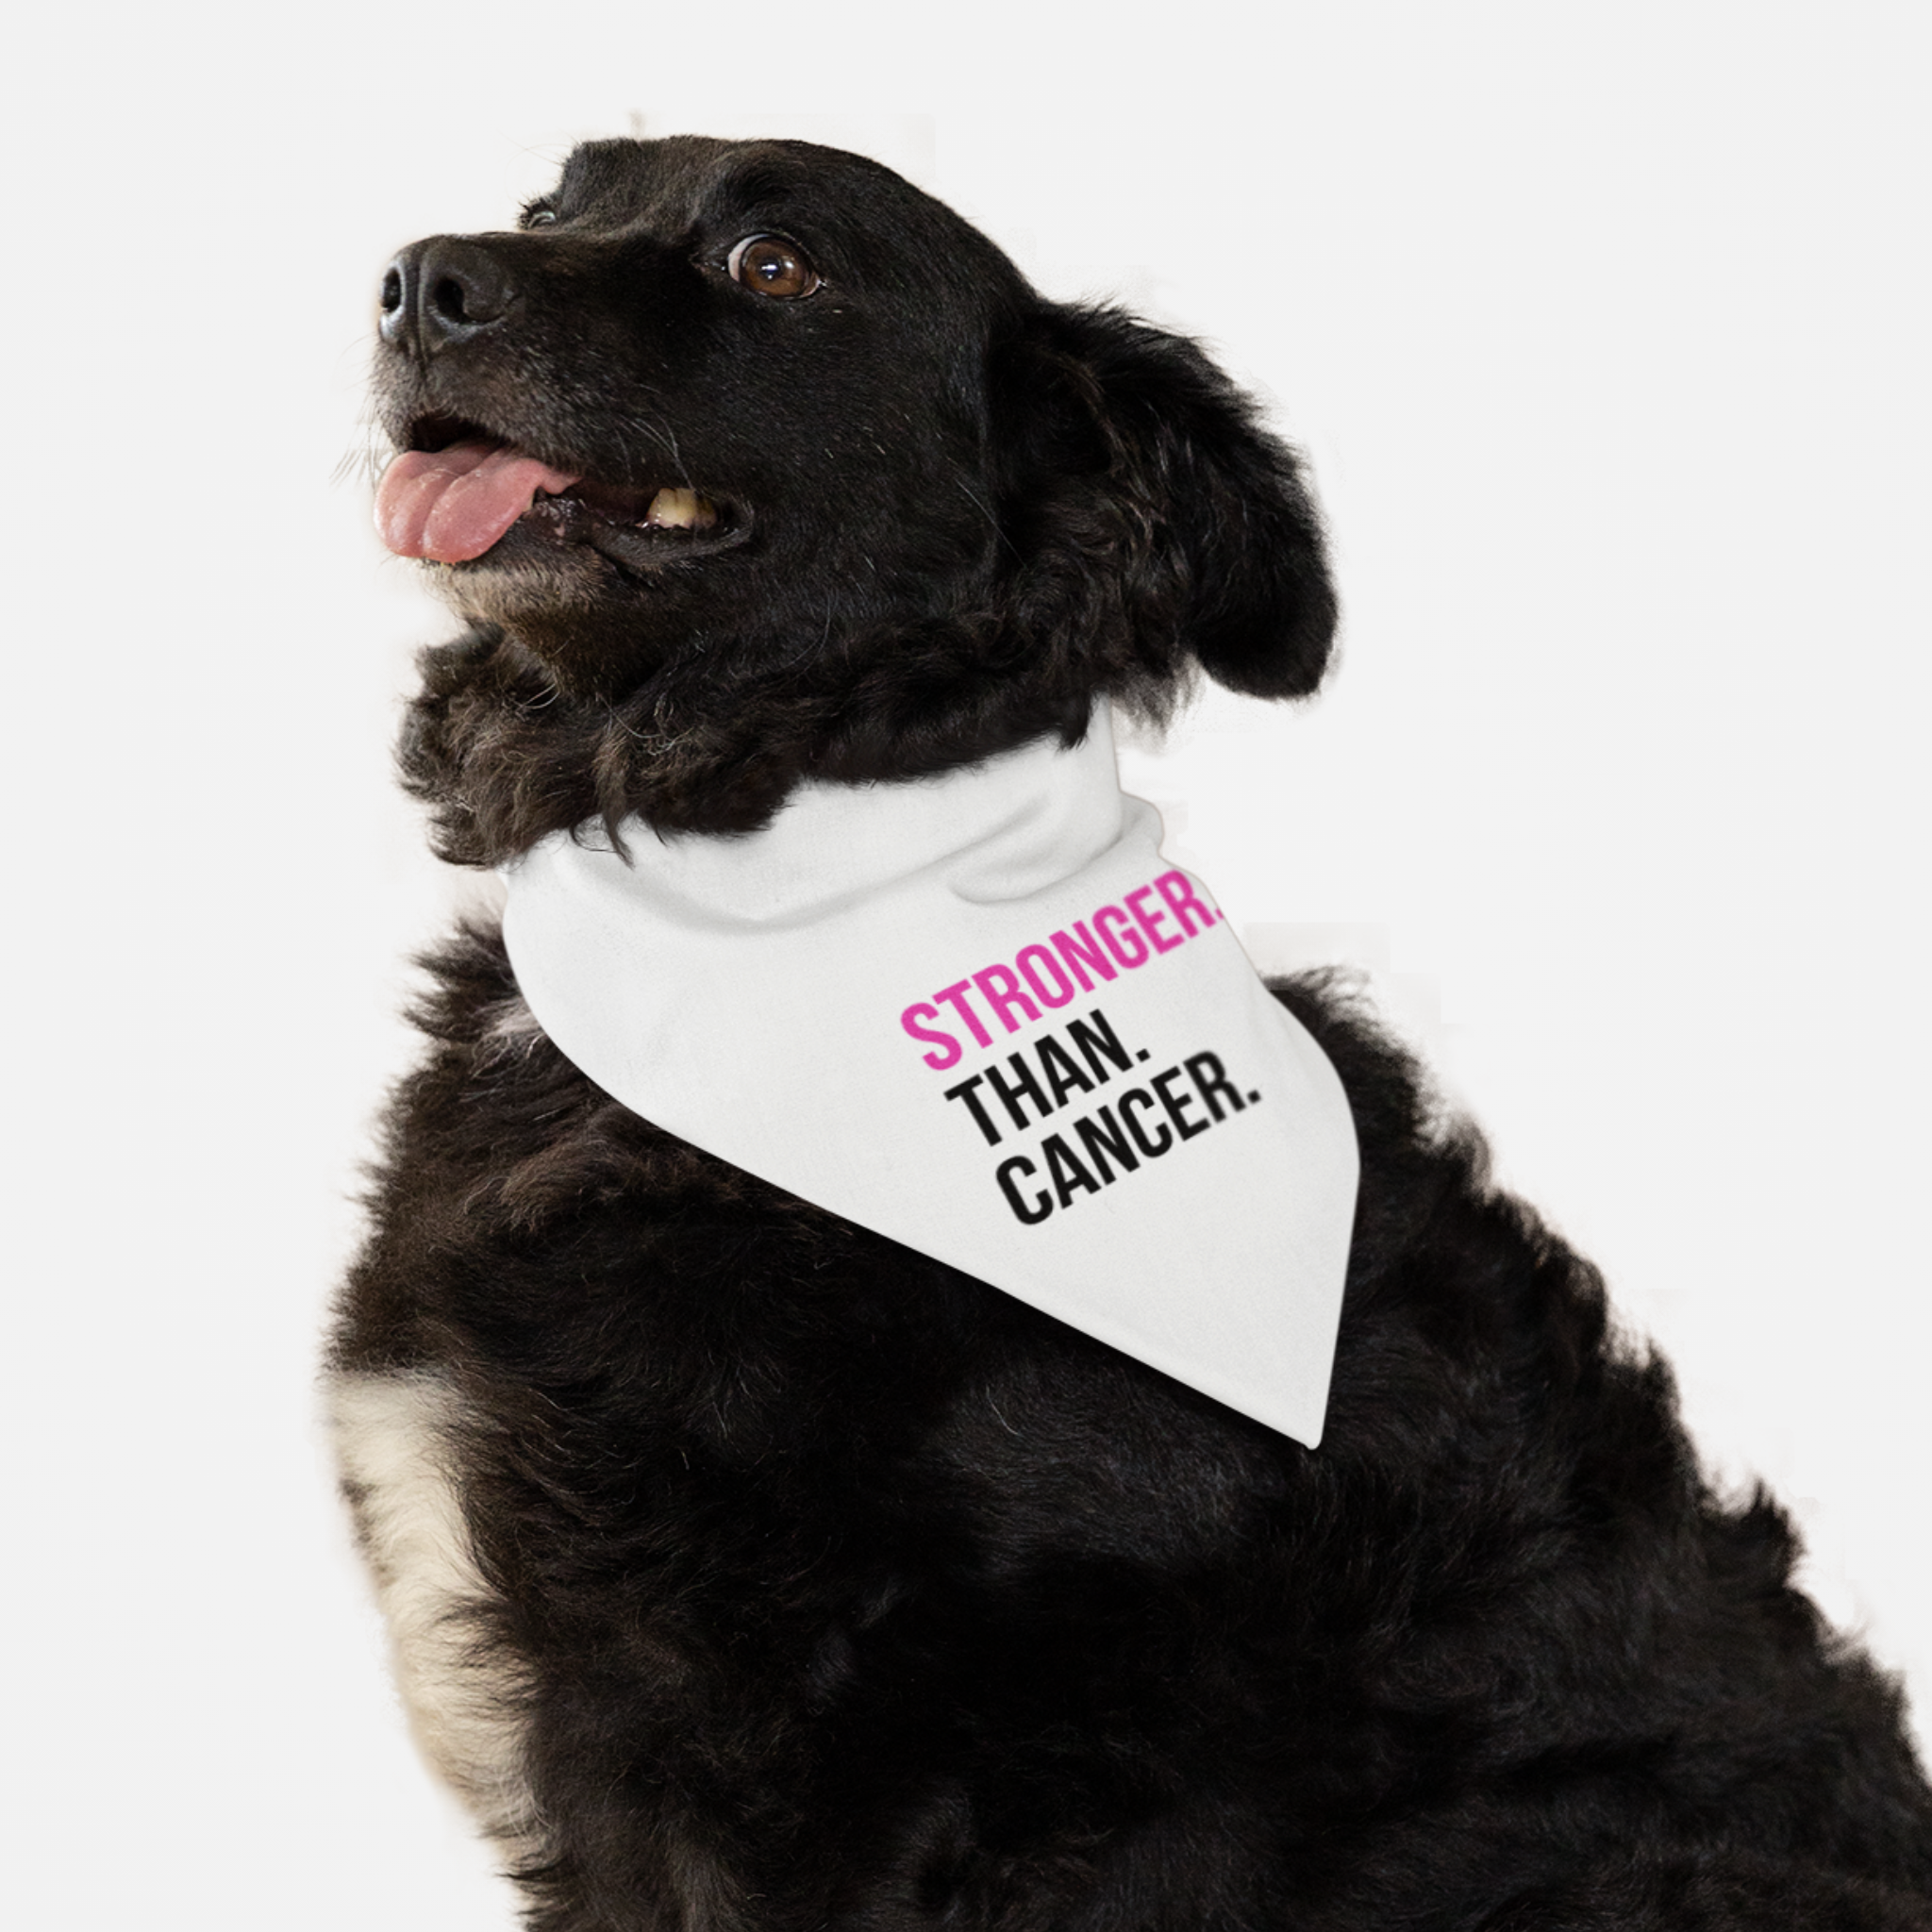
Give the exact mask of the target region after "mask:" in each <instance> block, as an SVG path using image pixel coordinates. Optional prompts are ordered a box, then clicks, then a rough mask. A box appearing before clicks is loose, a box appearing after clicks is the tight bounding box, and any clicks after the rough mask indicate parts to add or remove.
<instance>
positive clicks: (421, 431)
mask: <svg viewBox="0 0 1932 1932" xmlns="http://www.w3.org/2000/svg"><path fill="white" fill-rule="evenodd" d="M375 525H376V528H377V529H378V530H379V531H380V532H381V534H382V541H384V542H385V543H386V544H388V546H389V547H390V549H391V550H393V551H394V552H395V553H396V555H397V556H398V557H420V558H425V559H427V560H428V561H429V562H432V563H470V562H474V561H475V559H476V558H480V557H483V556H485V555H487V554H488V553H489V552H490V551H491V550H493V549H494V548H495V547H496V545H497V544H498V543H500V542H501V541H503V539H504V538H505V537H506V536H508V534H509V532H510V531H511V530H512V529H513V528H516V527H517V526H519V525H522V526H524V527H525V528H526V529H527V530H529V532H530V533H531V534H532V535H534V536H539V537H542V538H547V539H548V540H549V541H552V542H555V543H562V544H573V543H586V544H589V545H591V547H592V548H593V549H596V550H598V551H600V552H601V553H602V554H603V555H604V556H606V557H608V558H609V559H610V560H611V561H612V562H613V563H617V564H619V565H622V566H624V567H625V568H628V569H633V570H643V571H650V570H656V569H659V568H661V567H662V566H663V565H664V564H666V563H668V562H671V561H672V560H674V559H675V558H696V557H700V556H707V555H709V554H710V553H712V552H714V551H718V550H724V549H727V548H729V547H730V546H732V545H733V544H735V543H738V542H740V541H742V539H743V538H744V536H745V534H746V531H747V529H748V526H749V518H748V517H747V516H746V514H745V513H744V511H743V510H742V509H741V508H740V507H739V506H737V505H735V504H732V503H728V502H725V501H724V500H722V499H720V498H716V497H712V496H708V495H707V494H705V493H704V492H703V491H698V490H695V489H693V488H691V485H690V484H689V483H683V482H678V483H670V482H667V483H663V484H647V485H643V486H637V485H632V484H627V483H605V482H601V481H598V480H596V479H594V478H592V477H591V476H588V475H582V474H579V473H577V472H576V471H575V470H573V469H570V468H566V467H559V466H558V465H555V464H552V463H548V462H545V461H544V460H543V459H542V458H541V457H537V456H534V455H532V454H531V453H530V452H529V451H527V450H525V449H523V448H521V447H519V446H518V445H517V444H516V443H515V442H513V441H506V440H505V439H504V438H502V437H499V436H497V435H494V434H493V433H491V431H490V430H488V429H485V428H483V427H481V426H480V425H476V424H474V423H469V422H464V421H460V420H458V419H457V418H454V417H440V416H431V417H423V418H421V419H419V420H418V421H417V422H415V423H413V424H412V425H410V427H409V432H408V438H407V446H406V447H405V448H404V450H403V451H402V453H401V454H400V455H399V456H397V457H396V458H394V459H393V460H392V461H391V463H390V465H389V468H388V469H387V470H385V471H384V472H383V475H382V480H381V482H380V483H379V484H378V485H377V486H376V491H375Z"/></svg>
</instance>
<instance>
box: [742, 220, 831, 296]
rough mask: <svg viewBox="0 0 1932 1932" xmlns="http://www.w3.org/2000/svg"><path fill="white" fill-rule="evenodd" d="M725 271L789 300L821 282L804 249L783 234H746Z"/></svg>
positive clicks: (751, 286)
mask: <svg viewBox="0 0 1932 1932" xmlns="http://www.w3.org/2000/svg"><path fill="white" fill-rule="evenodd" d="M724 270H725V273H726V274H727V275H730V277H731V279H732V280H733V281H734V282H742V283H743V284H744V286H745V287H746V288H747V289H756V290H757V291H758V293H759V294H760V295H776V296H778V297H779V298H780V299H781V300H783V301H786V302H795V301H797V300H798V298H799V297H800V296H801V295H809V294H810V293H811V291H813V290H814V289H816V288H817V287H818V285H819V272H818V270H817V269H815V268H814V267H812V265H811V262H810V259H809V258H808V257H807V255H806V252H805V250H804V249H802V248H801V247H800V246H799V245H798V243H797V242H788V241H786V239H785V238H784V236H782V235H748V236H746V237H745V239H744V240H743V241H742V242H740V243H739V244H738V246H737V247H736V248H734V249H733V250H732V251H731V257H730V259H729V260H728V261H726V262H725V264H724Z"/></svg>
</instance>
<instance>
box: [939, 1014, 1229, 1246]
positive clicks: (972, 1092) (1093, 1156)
mask: <svg viewBox="0 0 1932 1932" xmlns="http://www.w3.org/2000/svg"><path fill="white" fill-rule="evenodd" d="M1066 1036H1067V1042H1068V1043H1063V1042H1062V1041H1060V1040H1059V1039H1058V1038H1057V1037H1056V1036H1055V1035H1053V1034H1048V1035H1047V1036H1046V1037H1045V1038H1044V1039H1042V1040H1041V1041H1038V1042H1037V1043H1036V1044H1035V1046H1034V1048H1033V1057H1032V1058H1031V1059H1029V1058H1028V1057H1027V1056H1026V1055H1025V1054H1024V1053H1011V1054H1008V1056H1007V1065H1006V1070H1005V1071H1002V1070H1001V1069H1000V1068H998V1067H988V1068H987V1069H985V1071H984V1072H983V1073H978V1074H974V1075H973V1076H972V1077H971V1078H970V1079H966V1080H962V1081H960V1082H959V1084H958V1086H957V1087H949V1088H948V1089H947V1090H946V1095H945V1097H946V1099H947V1100H948V1101H958V1102H959V1103H960V1104H961V1105H962V1106H963V1107H964V1108H966V1110H967V1111H968V1112H969V1113H970V1114H971V1115H972V1116H973V1120H974V1124H976V1125H977V1127H978V1128H979V1132H980V1135H981V1137H982V1138H983V1139H984V1140H985V1141H986V1143H987V1145H988V1146H990V1147H997V1146H998V1145H999V1144H1000V1143H1001V1141H1003V1140H1005V1138H1006V1132H1005V1131H1004V1128H1005V1125H1006V1124H1010V1128H1011V1129H1012V1130H1013V1131H1024V1129H1026V1128H1029V1127H1031V1126H1033V1125H1035V1124H1038V1123H1039V1122H1040V1121H1042V1120H1045V1119H1046V1118H1048V1117H1049V1116H1050V1115H1052V1114H1055V1113H1058V1111H1060V1110H1061V1109H1062V1108H1065V1107H1067V1106H1068V1105H1069V1104H1070V1102H1071V1100H1072V1097H1073V1096H1074V1094H1075V1093H1091V1092H1092V1091H1094V1090H1095V1089H1096V1088H1097V1087H1101V1086H1106V1085H1108V1084H1109V1083H1110V1082H1111V1081H1112V1079H1113V1077H1114V1075H1115V1074H1132V1073H1133V1072H1134V1069H1135V1066H1136V1063H1137V1062H1138V1061H1143V1060H1145V1059H1147V1058H1149V1056H1148V1054H1147V1051H1146V1049H1145V1048H1144V1047H1143V1048H1141V1050H1140V1051H1139V1052H1138V1053H1134V1052H1130V1051H1129V1050H1128V1048H1127V1047H1126V1046H1125V1045H1124V1043H1123V1042H1122V1041H1121V1038H1120V1036H1119V1035H1118V1034H1117V1033H1116V1032H1115V1031H1114V1029H1113V1027H1112V1025H1111V1024H1110V1023H1109V1022H1108V1018H1107V1016H1106V1014H1104V1013H1103V1012H1101V1011H1100V1009H1099V1008H1094V1009H1093V1010H1092V1011H1091V1012H1089V1013H1085V1014H1082V1015H1081V1016H1079V1017H1078V1018H1076V1019H1074V1020H1071V1021H1069V1022H1068V1024H1067V1028H1066ZM1073 1048H1077V1049H1078V1058H1075V1055H1074V1051H1073V1050H1072V1049H1073ZM1184 1083H1191V1086H1192V1090H1193V1091H1188V1087H1187V1085H1186V1084H1184ZM1177 1090H1178V1091H1177ZM1260 1098H1261V1096H1260V1094H1259V1093H1258V1092H1256V1091H1250V1092H1248V1093H1247V1094H1246V1095H1245V1096H1243V1095H1242V1094H1241V1092H1240V1091H1238V1090H1237V1089H1236V1087H1235V1084H1234V1082H1233V1081H1232V1080H1231V1079H1230V1078H1229V1077H1228V1074H1227V1069H1226V1068H1225V1067H1224V1065H1223V1064H1222V1061H1221V1058H1220V1056H1219V1055H1218V1054H1213V1053H1194V1054H1188V1055H1186V1056H1185V1057H1184V1058H1181V1059H1180V1060H1178V1061H1176V1062H1175V1064H1174V1065H1173V1066H1171V1067H1166V1068H1163V1069H1162V1070H1161V1071H1160V1072H1159V1073H1158V1074H1150V1075H1148V1076H1147V1078H1146V1081H1145V1084H1144V1085H1141V1086H1135V1087H1129V1088H1128V1089H1127V1090H1126V1091H1125V1092H1124V1093H1119V1094H1116V1095H1115V1096H1114V1097H1113V1098H1112V1099H1111V1100H1110V1101H1108V1102H1105V1103H1103V1104H1102V1105H1100V1106H1098V1107H1095V1108H1092V1109H1091V1111H1090V1112H1087V1113H1084V1114H1082V1115H1080V1116H1079V1118H1078V1119H1076V1120H1074V1121H1073V1122H1071V1123H1070V1124H1068V1125H1067V1126H1066V1127H1065V1128H1064V1129H1062V1130H1059V1131H1057V1132H1054V1133H1051V1134H1047V1135H1046V1136H1044V1137H1043V1138H1042V1139H1041V1141H1040V1143H1039V1144H1038V1146H1037V1147H1035V1148H1034V1149H1032V1150H1031V1152H1030V1153H1028V1154H1009V1155H1008V1157H1007V1158H1005V1159H1004V1160H1002V1161H1001V1162H1000V1164H999V1166H998V1167H997V1168H996V1169H995V1170H994V1171H993V1178H994V1180H995V1181H996V1182H997V1183H998V1184H999V1189H1000V1191H1001V1193H1003V1194H1004V1195H1005V1196H1006V1200H1007V1205H1008V1207H1009V1208H1011V1209H1012V1210H1013V1213H1014V1215H1015V1216H1016V1217H1017V1218H1018V1219H1019V1220H1021V1221H1023V1222H1024V1223H1026V1224H1028V1225H1032V1224H1037V1223H1039V1222H1042V1221H1044V1220H1045V1219H1046V1218H1047V1217H1048V1216H1049V1215H1050V1214H1052V1213H1054V1212H1055V1211H1056V1208H1071V1207H1072V1206H1073V1205H1074V1200H1075V1199H1076V1198H1077V1196H1079V1195H1080V1194H1083V1193H1088V1194H1097V1193H1099V1192H1100V1191H1101V1190H1102V1189H1103V1188H1110V1187H1111V1186H1112V1185H1113V1184H1114V1182H1115V1181H1116V1180H1117V1179H1119V1178H1120V1176H1121V1175H1122V1174H1133V1173H1135V1172H1137V1171H1138V1170H1139V1168H1140V1166H1141V1162H1142V1161H1143V1160H1158V1159H1159V1158H1160V1157H1161V1156H1162V1155H1164V1154H1166V1153H1167V1152H1169V1150H1170V1149H1172V1148H1174V1147H1178V1146H1179V1145H1180V1144H1181V1142H1182V1141H1191V1140H1193V1139H1194V1137H1195V1136H1196V1135H1197V1134H1205V1133H1206V1132H1207V1131H1208V1128H1209V1127H1211V1126H1213V1125H1214V1124H1216V1123H1217V1122H1219V1121H1224V1120H1226V1119H1228V1118H1229V1117H1230V1116H1231V1115H1233V1114H1237V1113H1241V1112H1244V1111H1245V1110H1246V1109H1247V1108H1250V1107H1252V1106H1254V1105H1255V1103H1256V1102H1257V1101H1258V1100H1259V1099H1260ZM994 1101H997V1103H998V1104H999V1107H1000V1108H1002V1109H1003V1110H1004V1112H1005V1115H1006V1123H1004V1124H1003V1123H1002V1121H1001V1120H1000V1118H999V1116H998V1115H997V1114H995V1113H994V1111H993V1108H992V1105H991V1103H992V1102H994ZM1042 1182H1050V1183H1051V1184H1052V1191H1051V1192H1049V1191H1047V1188H1046V1186H1045V1185H1043V1184H1042Z"/></svg>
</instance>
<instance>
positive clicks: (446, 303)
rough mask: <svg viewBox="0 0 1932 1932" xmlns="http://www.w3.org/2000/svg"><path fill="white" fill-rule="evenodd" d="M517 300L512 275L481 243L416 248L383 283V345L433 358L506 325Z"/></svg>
mask: <svg viewBox="0 0 1932 1932" xmlns="http://www.w3.org/2000/svg"><path fill="white" fill-rule="evenodd" d="M515 294H516V288H515V285H514V284H513V283H512V282H511V280H510V277H509V273H508V270H507V269H506V268H505V267H504V265H503V264H502V263H501V262H500V261H498V260H497V258H495V256H493V255H492V254H491V252H490V250H489V249H488V248H486V247H484V246H483V245H482V243H480V242H466V241H463V240H461V239H460V238H458V237H454V236H449V235H438V236H433V237H431V239H430V240H428V241H427V242H410V244H409V245H408V247H407V248H406V249H404V250H403V252H402V253H401V254H400V255H399V256H397V257H396V258H395V259H394V260H393V261H392V262H391V263H390V265H389V268H388V270H387V272H386V273H385V274H384V275H383V278H382V339H383V341H386V342H394V343H396V344H397V345H398V346H399V347H402V348H408V347H414V348H415V349H416V350H417V351H418V352H419V353H420V354H422V355H425V356H433V355H434V354H435V353H436V352H437V350H439V349H446V348H450V347H452V346H453V345H454V344H456V343H458V342H466V341H470V340H471V339H472V338H473V337H475V336H478V335H480V334H481V333H482V332H483V331H484V330H485V329H487V328H490V327H491V326H492V325H495V324H496V323H499V322H501V321H502V320H503V318H504V316H505V314H506V313H507V312H508V308H509V306H510V302H511V300H512V298H513V297H514V296H515Z"/></svg>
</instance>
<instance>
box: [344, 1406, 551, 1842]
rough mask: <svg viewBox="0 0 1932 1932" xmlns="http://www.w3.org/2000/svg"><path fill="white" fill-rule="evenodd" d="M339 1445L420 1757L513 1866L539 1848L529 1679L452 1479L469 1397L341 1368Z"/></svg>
mask: <svg viewBox="0 0 1932 1932" xmlns="http://www.w3.org/2000/svg"><path fill="white" fill-rule="evenodd" d="M329 1407H330V1411H331V1415H332V1419H333V1422H334V1424H335V1438H336V1455H337V1458H338V1462H339V1465H340V1467H341V1475H342V1487H343V1490H344V1491H345V1492H346V1494H347V1496H348V1498H349V1503H350V1507H352V1508H353V1509H354V1511H355V1515H356V1523H357V1528H358V1534H359V1537H360V1540H361V1543H362V1549H363V1554H364V1556H365V1557H367V1559H368V1562H369V1567H370V1570H371V1571H372V1572H373V1574H374V1575H375V1587H376V1594H377V1599H378V1601H379V1603H380V1605H381V1607H382V1611H383V1615H384V1616H385V1617H386V1618H387V1619H388V1621H389V1627H390V1637H391V1641H392V1643H393V1644H394V1648H395V1673H396V1684H397V1688H398V1689H399V1690H400V1691H401V1692H402V1698H403V1704H404V1707H405V1708H406V1709H407V1710H408V1714H409V1721H410V1725H411V1727H412V1729H413V1730H414V1732H415V1735H416V1740H417V1742H418V1743H419V1744H420V1745H421V1747H422V1749H423V1752H424V1754H425V1757H428V1759H429V1761H430V1762H431V1763H432V1764H433V1765H434V1766H435V1767H436V1769H437V1770H438V1771H439V1772H440V1773H441V1774H442V1776H443V1777H444V1778H445V1779H447V1780H448V1782H449V1783H450V1785H451V1786H452V1787H453V1788H454V1789H455V1790H457V1792H458V1794H459V1795H460V1796H461V1797H462V1798H463V1800H464V1801H465V1802H466V1803H467V1804H468V1805H469V1807H470V1808H471V1809H472V1810H473V1811H474V1812H475V1815H476V1817H477V1818H478V1820H479V1821H480V1822H481V1823H482V1824H483V1826H484V1828H485V1829H486V1830H487V1831H488V1832H489V1833H490V1835H491V1837H492V1838H494V1839H496V1840H500V1841H501V1842H502V1843H503V1844H504V1846H505V1848H506V1852H507V1854H508V1857H509V1859H510V1861H511V1862H512V1863H513V1864H527V1863H530V1862H533V1861H536V1860H538V1859H540V1858H541V1846H542V1832H541V1820H540V1819H539V1817H538V1814H537V1807H536V1803H535V1800H534V1798H533V1796H532V1794H531V1791H530V1789H529V1784H528V1780H527V1778H526V1777H525V1771H524V1754H523V1739H524V1730H525V1719H524V1714H523V1707H524V1687H523V1685H522V1683H521V1682H520V1680H519V1674H518V1672H517V1668H516V1665H515V1663H514V1660H512V1659H510V1658H508V1657H504V1656H503V1655H502V1653H501V1651H500V1650H499V1649H497V1648H495V1647H493V1646H492V1645H491V1642H490V1641H489V1640H488V1622H487V1611H488V1609H489V1607H490V1605H491V1594H492V1593H491V1589H490V1586H489V1584H488V1583H487V1582H486V1581H485V1580H484V1577H483V1574H482V1572H481V1571H480V1570H479V1569H478V1567H477V1564H476V1557H475V1551H474V1550H473V1548H472V1546H471V1542H470V1535H469V1530H468V1528H467V1526H466V1524H464V1521H463V1513H462V1506H461V1502H460V1499H459V1494H458V1485H457V1455H458V1440H459V1438H458V1425H459V1424H460V1423H461V1420H462V1403H461V1400H460V1398H459V1397H458V1394H457V1392H456V1391H454V1390H453V1389H451V1388H450V1387H449V1385H448V1384H447V1383H446V1382H444V1381H443V1380H441V1378H440V1377H438V1376H436V1375H432V1374H375V1375H341V1376H338V1377H336V1378H334V1380H333V1382H332V1383H331V1386H330V1389H329Z"/></svg>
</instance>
